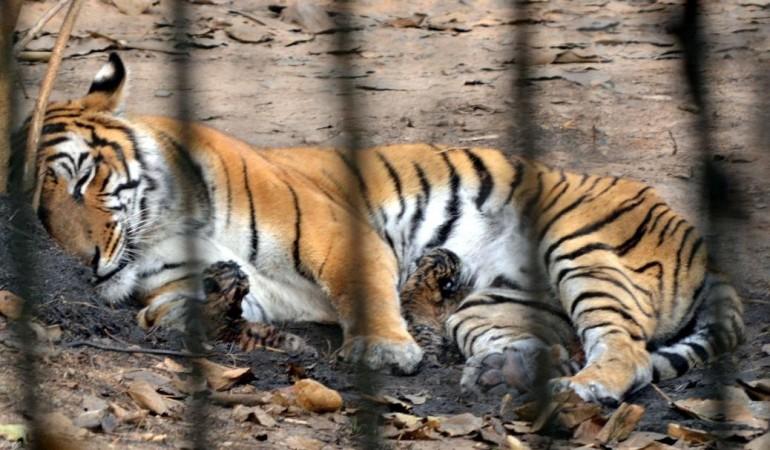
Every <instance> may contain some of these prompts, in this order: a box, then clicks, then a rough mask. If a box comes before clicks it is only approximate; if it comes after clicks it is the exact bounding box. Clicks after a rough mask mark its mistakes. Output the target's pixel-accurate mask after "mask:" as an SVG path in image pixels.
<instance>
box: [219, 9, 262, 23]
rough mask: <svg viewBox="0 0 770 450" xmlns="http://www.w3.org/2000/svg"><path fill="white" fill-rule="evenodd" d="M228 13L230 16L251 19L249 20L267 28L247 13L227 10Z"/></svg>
mask: <svg viewBox="0 0 770 450" xmlns="http://www.w3.org/2000/svg"><path fill="white" fill-rule="evenodd" d="M227 12H229V13H230V14H234V15H236V16H241V17H245V18H247V19H249V20H251V21H253V22H256V23H257V24H259V25H262V26H266V25H265V22H262V21H261V20H259V19H257V18H256V17H254V16H252V15H251V14H247V13H245V12H241V11H238V10H236V9H229V10H227Z"/></svg>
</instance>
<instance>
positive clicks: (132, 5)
mask: <svg viewBox="0 0 770 450" xmlns="http://www.w3.org/2000/svg"><path fill="white" fill-rule="evenodd" d="M112 3H113V4H114V5H115V7H116V8H118V10H119V11H120V12H122V13H123V14H127V15H129V16H137V15H139V14H142V13H143V12H145V11H147V10H148V9H150V7H151V6H152V4H153V3H155V0H112Z"/></svg>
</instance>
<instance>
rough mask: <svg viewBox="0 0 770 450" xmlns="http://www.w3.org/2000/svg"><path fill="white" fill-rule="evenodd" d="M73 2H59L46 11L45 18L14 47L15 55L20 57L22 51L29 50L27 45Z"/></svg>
mask: <svg viewBox="0 0 770 450" xmlns="http://www.w3.org/2000/svg"><path fill="white" fill-rule="evenodd" d="M70 1H71V0H59V2H58V3H57V4H55V5H53V6H52V7H51V9H49V10H48V11H46V13H45V14H43V16H42V17H41V18H40V19H38V21H37V23H36V24H35V25H33V26H32V28H30V29H29V30H27V34H25V35H24V37H23V38H22V39H21V40H20V41H19V42H17V43H16V45H15V46H14V47H13V53H14V54H15V55H18V54H19V53H21V51H22V50H24V49H25V48H27V45H28V44H29V43H30V42H32V40H33V39H35V38H36V37H37V35H38V34H40V31H41V30H42V29H43V27H44V26H45V24H47V23H48V21H49V20H51V19H52V18H53V16H55V15H56V13H58V12H59V11H61V9H62V8H64V5H66V4H67V3H69V2H70Z"/></svg>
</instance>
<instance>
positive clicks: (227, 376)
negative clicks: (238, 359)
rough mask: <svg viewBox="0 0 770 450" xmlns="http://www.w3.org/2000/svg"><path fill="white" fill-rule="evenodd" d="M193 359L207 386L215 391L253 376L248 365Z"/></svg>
mask: <svg viewBox="0 0 770 450" xmlns="http://www.w3.org/2000/svg"><path fill="white" fill-rule="evenodd" d="M195 361H196V363H197V364H199V367H200V369H201V371H202V372H203V376H204V377H206V381H208V384H209V386H211V389H214V390H215V391H225V390H227V389H230V388H231V387H233V386H235V385H236V384H239V383H245V382H247V381H250V380H252V379H253V378H254V374H253V373H252V372H251V369H250V368H249V367H227V366H223V365H222V364H217V363H215V362H211V361H209V360H207V359H196V360H195Z"/></svg>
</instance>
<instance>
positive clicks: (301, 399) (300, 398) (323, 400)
mask: <svg viewBox="0 0 770 450" xmlns="http://www.w3.org/2000/svg"><path fill="white" fill-rule="evenodd" d="M292 390H293V391H294V393H295V394H296V396H297V397H296V402H297V405H299V406H300V407H302V408H304V409H306V410H308V411H311V412H317V413H324V412H334V411H337V410H338V409H340V408H342V396H340V394H339V392H337V391H335V390H334V389H330V388H328V387H326V386H324V385H323V384H321V383H319V382H318V381H315V380H312V379H310V378H305V379H303V380H299V381H297V382H296V383H294V386H292Z"/></svg>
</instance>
